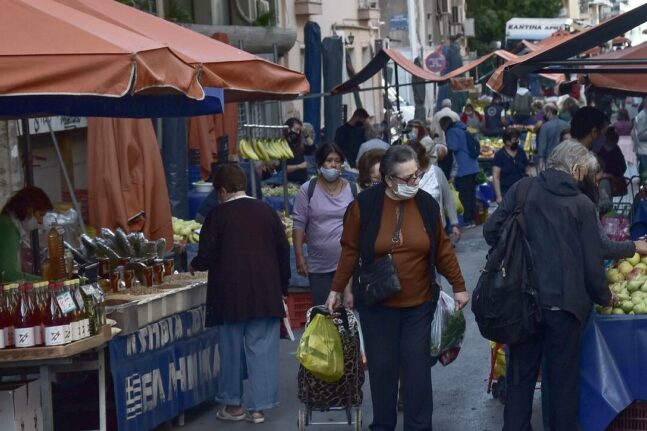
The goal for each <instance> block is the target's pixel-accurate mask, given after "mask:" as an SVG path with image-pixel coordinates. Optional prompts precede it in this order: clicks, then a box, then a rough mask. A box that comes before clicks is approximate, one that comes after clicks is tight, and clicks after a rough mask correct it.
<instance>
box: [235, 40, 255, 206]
mask: <svg viewBox="0 0 647 431" xmlns="http://www.w3.org/2000/svg"><path fill="white" fill-rule="evenodd" d="M238 48H240V50H241V51H243V50H244V49H245V42H244V41H243V40H242V39H240V40H239V41H238ZM245 119H246V120H247V123H253V121H252V119H251V113H250V106H249V102H245ZM245 137H246V138H247V140H248V141H250V142H251V140H252V139H253V136H252V132H251V129H249V128H248V129H247V130H246V133H245ZM249 181H250V182H251V186H252V187H251V189H252V197H253V198H254V199H256V198H257V197H258V196H256V166H254V161H253V160H250V161H249Z"/></svg>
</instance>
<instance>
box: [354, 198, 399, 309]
mask: <svg viewBox="0 0 647 431" xmlns="http://www.w3.org/2000/svg"><path fill="white" fill-rule="evenodd" d="M404 204H405V203H404V202H402V204H400V211H399V213H398V221H397V223H396V225H395V232H393V237H391V242H392V244H391V251H390V252H389V254H387V255H386V256H384V257H381V258H379V259H376V260H374V261H373V263H370V264H364V263H362V262H360V266H359V279H358V284H359V290H360V292H361V295H362V299H363V300H364V303H365V304H366V305H367V306H369V307H374V306H376V305H378V304H380V303H381V302H383V301H385V300H386V299H388V298H390V297H391V296H393V295H395V294H397V293H399V292H400V291H401V290H402V287H401V286H400V279H399V278H398V273H397V271H396V269H395V265H394V264H393V256H392V255H393V249H394V248H395V247H397V246H398V245H400V232H401V230H402V219H403V217H404Z"/></svg>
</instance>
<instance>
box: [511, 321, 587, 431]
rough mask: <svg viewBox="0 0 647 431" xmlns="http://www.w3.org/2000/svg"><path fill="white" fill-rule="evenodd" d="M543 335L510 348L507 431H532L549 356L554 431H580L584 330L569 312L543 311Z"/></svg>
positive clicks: (548, 373)
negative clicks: (536, 394)
mask: <svg viewBox="0 0 647 431" xmlns="http://www.w3.org/2000/svg"><path fill="white" fill-rule="evenodd" d="M542 317H543V321H542V324H541V329H540V332H539V333H538V334H537V335H535V336H534V337H533V338H531V339H529V340H528V341H526V342H524V343H520V344H517V345H514V346H510V358H509V359H510V360H509V362H508V367H507V372H506V383H507V393H506V400H505V410H504V413H503V417H504V425H503V431H528V430H530V419H531V416H532V399H533V395H534V392H535V384H536V383H537V375H538V373H539V368H540V366H541V362H542V356H545V365H546V368H547V373H546V376H545V377H547V382H548V395H549V404H550V407H549V412H550V429H551V431H575V430H577V429H578V428H577V413H578V403H579V396H578V382H579V378H580V376H579V368H580V338H581V333H582V327H581V325H580V322H579V320H577V318H576V317H575V316H574V315H573V314H571V313H569V312H566V311H560V310H556V311H551V310H546V309H545V310H543V315H542Z"/></svg>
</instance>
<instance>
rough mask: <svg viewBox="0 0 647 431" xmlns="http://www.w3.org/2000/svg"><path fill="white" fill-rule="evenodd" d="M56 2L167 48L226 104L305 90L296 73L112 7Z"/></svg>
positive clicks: (93, 0)
mask: <svg viewBox="0 0 647 431" xmlns="http://www.w3.org/2000/svg"><path fill="white" fill-rule="evenodd" d="M56 1H57V2H58V3H61V4H65V5H67V6H70V7H72V8H74V9H77V10H79V11H82V12H84V13H86V14H89V15H92V16H94V17H96V18H98V19H101V20H103V21H106V22H109V23H111V24H113V25H116V26H120V27H122V28H124V29H127V30H129V31H131V32H134V33H138V34H140V35H142V36H145V37H146V38H149V39H152V40H155V41H158V42H161V43H163V44H165V45H167V46H168V47H170V49H172V50H173V51H174V52H176V53H177V54H178V56H179V57H180V58H181V59H182V60H183V61H185V62H187V63H189V64H192V65H194V66H195V67H197V68H200V69H201V71H200V82H201V83H202V85H204V86H205V87H216V88H223V89H224V90H225V101H226V102H232V101H249V100H269V99H290V98H294V97H296V96H298V95H301V94H305V93H307V92H308V91H309V89H310V86H309V84H308V81H307V80H306V78H305V76H304V75H303V74H302V73H300V72H296V71H293V70H290V69H286V68H284V67H282V66H279V65H277V64H275V63H272V62H269V61H267V60H264V59H262V58H260V57H256V56H255V55H252V54H249V53H247V52H245V51H242V50H240V49H237V48H234V47H232V46H230V45H228V44H225V43H222V42H219V41H217V40H215V39H212V38H209V37H207V36H204V35H201V34H199V33H196V32H194V31H192V30H190V29H187V28H185V27H182V26H180V25H177V24H174V23H172V22H169V21H166V20H164V19H161V18H158V17H156V16H154V15H151V14H149V13H146V12H143V11H140V10H137V9H135V8H133V7H130V6H127V5H124V4H121V3H119V2H117V1H108V0H56Z"/></svg>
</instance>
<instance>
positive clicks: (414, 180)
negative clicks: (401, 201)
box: [391, 170, 425, 186]
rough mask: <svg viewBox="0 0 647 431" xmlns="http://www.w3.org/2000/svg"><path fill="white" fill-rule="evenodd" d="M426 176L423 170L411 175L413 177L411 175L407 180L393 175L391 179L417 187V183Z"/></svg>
mask: <svg viewBox="0 0 647 431" xmlns="http://www.w3.org/2000/svg"><path fill="white" fill-rule="evenodd" d="M424 174H425V173H424V171H422V170H418V171H416V173H415V174H411V175H409V176H408V177H407V178H400V177H398V176H395V175H391V178H394V179H396V180H400V181H402V182H403V183H406V184H407V185H410V186H415V185H416V183H417V182H418V181H420V179H421V178H422V176H423V175H424Z"/></svg>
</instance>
